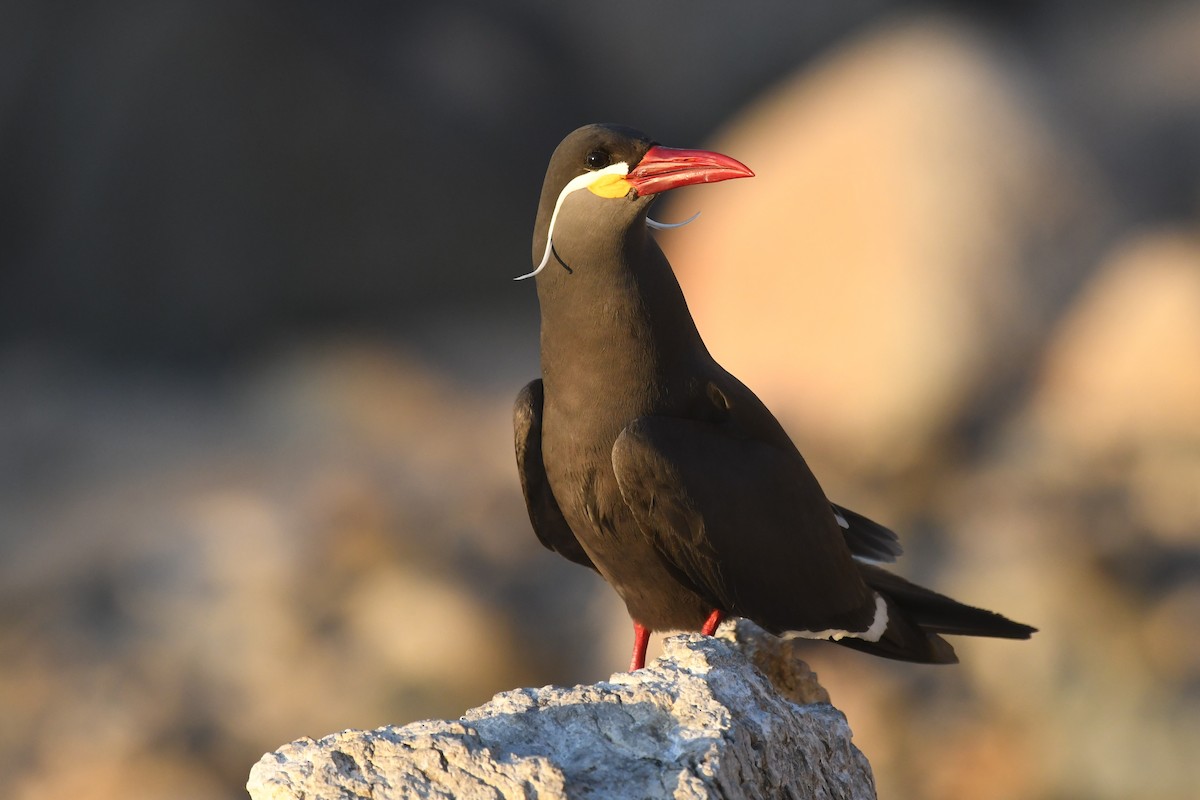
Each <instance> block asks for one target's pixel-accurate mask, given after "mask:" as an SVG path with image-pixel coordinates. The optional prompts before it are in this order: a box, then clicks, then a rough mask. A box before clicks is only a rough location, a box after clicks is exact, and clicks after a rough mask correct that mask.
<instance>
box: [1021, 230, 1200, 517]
mask: <svg viewBox="0 0 1200 800" xmlns="http://www.w3.org/2000/svg"><path fill="white" fill-rule="evenodd" d="M1033 412H1034V414H1035V415H1036V417H1037V422H1038V424H1039V425H1040V426H1041V430H1042V434H1043V435H1044V436H1049V437H1062V438H1063V439H1064V441H1065V443H1066V444H1068V445H1069V446H1070V447H1071V448H1072V449H1076V450H1078V451H1079V452H1080V455H1081V456H1082V457H1084V458H1094V457H1096V456H1099V455H1102V454H1105V453H1108V454H1112V453H1114V452H1116V451H1121V450H1128V449H1129V448H1130V447H1135V446H1138V444H1139V443H1141V444H1144V445H1149V446H1152V447H1161V446H1163V445H1167V444H1171V443H1174V444H1175V445H1176V446H1179V447H1183V446H1189V445H1187V444H1186V443H1190V446H1192V447H1200V236H1197V235H1195V234H1193V233H1190V232H1183V231H1172V230H1160V231H1155V232H1147V233H1143V234H1141V235H1134V236H1132V237H1130V238H1129V240H1128V241H1126V242H1125V243H1123V244H1122V245H1121V246H1119V247H1118V248H1117V249H1116V250H1115V252H1113V253H1112V255H1111V256H1110V257H1109V258H1108V259H1106V261H1105V262H1104V263H1103V264H1101V265H1100V267H1099V269H1098V270H1097V272H1096V274H1095V275H1094V276H1093V277H1092V279H1091V280H1090V281H1089V283H1088V285H1087V287H1086V291H1085V292H1084V293H1083V295H1082V296H1081V297H1080V298H1079V301H1078V302H1077V304H1076V305H1075V307H1074V308H1073V309H1072V310H1071V312H1070V314H1068V315H1067V317H1066V318H1065V319H1064V320H1063V322H1062V324H1061V325H1060V326H1059V328H1058V330H1057V331H1056V332H1055V334H1054V335H1053V337H1052V338H1051V340H1050V343H1049V346H1048V349H1047V352H1046V356H1045V359H1044V364H1043V368H1042V370H1041V374H1040V376H1039V379H1038V385H1037V388H1036V396H1035V399H1034V408H1033ZM1164 477H1165V476H1164ZM1197 477H1200V476H1194V475H1193V476H1191V478H1190V479H1189V482H1191V483H1192V485H1193V486H1200V482H1196V481H1195V480H1194V479H1195V478H1197ZM1196 500H1197V503H1200V492H1197V493H1196ZM1197 522H1200V518H1198V519H1197Z"/></svg>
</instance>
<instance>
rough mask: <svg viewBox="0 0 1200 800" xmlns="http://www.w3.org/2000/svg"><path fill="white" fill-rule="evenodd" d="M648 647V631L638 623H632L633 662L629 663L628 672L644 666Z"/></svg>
mask: <svg viewBox="0 0 1200 800" xmlns="http://www.w3.org/2000/svg"><path fill="white" fill-rule="evenodd" d="M649 645H650V629H649V628H647V627H645V626H643V625H642V623H640V622H634V623H633V660H632V661H630V662H629V671H630V672H633V671H634V670H637V669H641V668H642V667H644V666H646V648H647V647H648V646H649Z"/></svg>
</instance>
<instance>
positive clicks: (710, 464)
mask: <svg viewBox="0 0 1200 800" xmlns="http://www.w3.org/2000/svg"><path fill="white" fill-rule="evenodd" d="M753 176H754V173H753V171H751V170H750V169H749V168H748V167H746V166H745V165H744V164H742V163H741V162H739V161H737V160H735V159H733V158H730V157H729V156H726V155H722V154H720V153H716V152H712V151H708V150H689V149H680V148H672V147H665V146H662V145H660V144H658V143H656V142H654V141H653V140H651V139H650V138H649V137H647V136H646V135H645V134H643V133H641V132H640V131H637V130H635V129H632V128H629V127H625V126H621V125H611V124H591V125H585V126H584V127H581V128H579V129H578V130H575V131H574V132H572V133H570V134H569V135H568V136H567V137H566V138H565V139H563V140H562V142H561V143H560V144H559V145H558V147H557V148H556V149H555V150H554V153H553V155H552V157H551V159H550V163H549V166H548V168H547V171H546V177H545V181H544V183H543V186H542V192H541V197H540V201H539V205H538V210H537V216H536V220H535V225H534V234H533V261H532V263H533V265H534V269H533V270H532V271H531V272H529V273H527V274H525V275H522V276H520V279H523V278H530V277H532V278H534V280H535V283H536V289H537V298H538V305H539V308H540V317H541V320H540V323H541V327H540V359H541V373H542V374H541V377H540V378H538V379H535V380H533V381H531V382H530V383H529V384H528V385H526V386H525V387H524V388H523V389H522V390H521V391H520V393H519V394H518V397H517V400H516V403H515V405H514V410H513V428H514V439H515V450H516V460H517V468H518V473H519V476H520V483H521V489H522V493H523V495H524V499H525V504H526V509H527V511H528V513H529V519H530V523H531V524H532V527H533V530H534V532H535V534H536V535H537V538H538V539H539V540H540V541H541V543H542V544H543V545H545V546H546V547H547V548H549V549H550V550H552V551H555V552H557V553H558V554H559V555H561V556H563V557H565V558H567V559H568V560H570V561H572V562H574V563H576V564H578V565H581V566H583V567H586V568H589V569H592V570H595V571H596V572H598V573H599V574H600V576H601V577H603V578H604V580H606V581H607V582H608V583H609V584H610V585H611V586H612V588H613V589H614V590H615V591H616V593H617V594H618V595H619V596H620V598H621V599H622V600H623V601H624V603H625V607H626V610H627V611H628V613H629V616H630V618H631V620H632V622H633V630H634V644H633V655H632V658H631V661H630V670H631V671H632V670H637V669H641V668H642V667H644V666H645V660H646V648H647V644H648V641H649V637H650V634H651V632H654V631H659V632H673V631H700V632H701V633H703V634H707V635H712V634H714V632H715V631H716V628H717V626H718V625H719V624H720V622H721V621H722V620H724V619H726V618H731V617H742V618H746V619H749V620H751V621H753V622H755V623H757V624H758V625H760V626H761V627H762V628H764V629H765V630H766V631H768V632H769V633H771V634H774V635H776V636H784V637H802V638H811V639H825V640H830V641H833V642H836V643H837V644H840V645H843V646H846V647H849V648H852V649H855V650H859V651H862V652H866V653H870V654H872V655H876V656H882V657H885V658H891V659H898V660H903V661H911V662H918V663H930V664H948V663H955V662H956V661H957V660H958V659H957V656H956V655H955V652H954V649H953V647H952V646H951V645H950V643H949V642H947V641H946V640H945V639H944V638H942V636H943V635H945V634H953V635H966V636H985V637H998V638H1008V639H1028V638H1029V637H1030V636H1031V634H1033V633H1034V632H1035V631H1036V629H1035V628H1033V627H1031V626H1029V625H1024V624H1022V623H1019V622H1014V621H1012V620H1010V619H1008V618H1006V617H1004V616H1002V615H1000V614H997V613H995V612H992V611H987V610H984V609H980V608H975V607H973V606H969V605H966V604H964V603H960V602H958V601H956V600H953V599H951V598H949V597H947V596H945V595H942V594H939V593H937V592H935V591H933V590H930V589H926V588H924V587H921V586H918V585H916V584H914V583H912V582H910V581H908V580H906V579H904V578H902V577H900V576H899V575H896V574H895V573H893V572H890V571H888V570H887V569H885V568H884V567H883V565H884V564H888V563H891V562H894V561H895V560H896V558H897V556H899V555H900V553H901V547H900V544H899V539H898V537H897V535H896V534H895V533H894V532H893V531H891V530H890V529H888V528H886V527H884V526H883V525H880V524H878V523H876V522H873V521H872V520H870V519H868V518H867V517H865V516H863V515H861V514H857V513H855V512H853V511H851V510H850V509H848V508H845V507H843V506H839V505H836V504H834V503H832V502H831V501H830V500H828V499H827V498H826V495H825V493H824V491H823V489H822V488H821V486H820V484H819V483H818V481H817V479H816V477H815V476H814V475H813V472H812V471H811V470H810V468H809V466H808V464H807V463H806V462H805V460H804V457H803V456H802V455H801V454H800V451H799V450H798V449H797V447H796V445H795V444H794V443H793V441H792V439H791V438H790V437H789V435H788V434H787V433H786V432H785V430H784V428H783V426H782V425H781V424H780V423H779V421H778V420H777V419H776V418H775V416H774V415H773V414H772V413H771V411H770V410H769V409H768V408H767V407H766V405H764V403H763V402H762V401H761V400H759V398H758V397H757V396H756V395H755V394H754V393H753V392H752V391H751V390H750V389H749V388H747V387H746V386H745V385H744V384H742V382H741V381H739V380H738V379H737V378H736V377H734V376H733V375H732V374H730V373H729V372H728V371H726V370H725V369H724V368H723V367H722V366H721V365H720V364H718V363H717V361H716V360H715V359H714V358H713V357H712V356H711V355H710V354H709V351H708V349H707V347H706V345H705V343H704V341H703V339H702V338H701V336H700V333H699V331H698V330H697V327H696V323H695V321H694V320H693V318H692V315H691V312H690V311H689V310H688V306H687V302H686V300H685V298H684V295H683V291H682V289H681V288H680V285H679V282H678V280H677V279H676V276H675V273H674V271H673V269H672V267H671V265H670V263H669V262H668V261H667V258H666V256H665V255H664V254H663V252H662V250H661V249H660V248H659V246H658V244H657V243H656V241H655V238H654V235H653V230H654V229H656V228H662V227H668V225H667V224H666V223H660V222H658V221H656V220H654V219H652V218H650V217H649V216H648V212H649V210H650V207H651V204H652V203H653V202H654V201H655V199H656V198H657V197H658V196H659V195H660V194H661V193H663V192H666V191H670V190H672V189H676V188H679V187H682V186H689V185H694V184H700V183H716V182H719V181H725V180H731V179H738V178H750V177H753ZM679 224H682V223H679ZM729 268H731V269H739V268H744V265H737V264H731V265H729Z"/></svg>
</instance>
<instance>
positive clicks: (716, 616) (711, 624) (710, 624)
mask: <svg viewBox="0 0 1200 800" xmlns="http://www.w3.org/2000/svg"><path fill="white" fill-rule="evenodd" d="M724 617H725V615H724V614H722V613H721V609H719V608H714V609H713V610H712V613H711V614H709V615H708V619H706V620H704V627H703V628H701V629H700V632H701V633H703V634H704V635H705V636H712V635H713V634H714V633H716V632H717V626H718V625H720V624H721V620H722V619H723V618H724Z"/></svg>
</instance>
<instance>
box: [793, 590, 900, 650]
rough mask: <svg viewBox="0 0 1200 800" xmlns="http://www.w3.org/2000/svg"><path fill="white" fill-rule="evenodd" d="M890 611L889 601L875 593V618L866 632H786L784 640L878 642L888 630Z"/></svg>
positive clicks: (833, 630)
mask: <svg viewBox="0 0 1200 800" xmlns="http://www.w3.org/2000/svg"><path fill="white" fill-rule="evenodd" d="M887 624H888V611H887V601H886V600H884V599H883V597H882V595H880V594H879V593H878V592H876V593H875V618H874V619H873V620H872V621H871V625H870V626H869V627H868V628H867V629H866V630H865V631H857V632H856V631H842V630H838V629H837V628H829V629H827V630H823V631H785V632H784V634H783V638H785V639H832V640H833V641H835V642H836V641H837V640H838V639H845V638H850V639H862V640H864V641H868V642H878V641H879V637H881V636H883V632H884V631H886V630H887Z"/></svg>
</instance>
